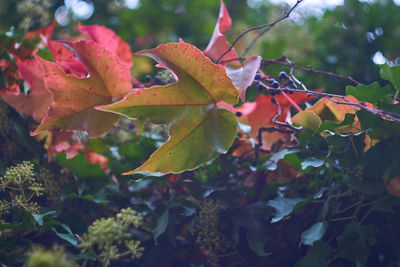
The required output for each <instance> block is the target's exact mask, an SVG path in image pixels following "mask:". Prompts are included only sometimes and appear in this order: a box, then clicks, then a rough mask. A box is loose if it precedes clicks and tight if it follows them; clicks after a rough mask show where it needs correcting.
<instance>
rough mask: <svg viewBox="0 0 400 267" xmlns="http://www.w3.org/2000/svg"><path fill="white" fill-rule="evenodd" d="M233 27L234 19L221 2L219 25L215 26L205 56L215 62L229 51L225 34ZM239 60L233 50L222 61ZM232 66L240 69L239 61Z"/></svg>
mask: <svg viewBox="0 0 400 267" xmlns="http://www.w3.org/2000/svg"><path fill="white" fill-rule="evenodd" d="M231 25H232V19H231V17H230V16H229V13H228V10H227V9H226V6H225V4H224V2H223V1H222V0H221V8H220V10H219V16H218V21H217V24H216V25H215V29H214V33H213V35H212V37H211V40H210V42H209V43H208V46H207V48H206V50H204V54H205V55H206V56H208V57H210V58H212V59H213V60H217V59H218V58H219V57H220V56H222V54H223V53H225V51H227V50H228V49H229V47H230V46H231V45H230V44H229V43H228V41H227V40H226V37H225V33H226V32H227V31H228V30H229V28H230V27H231ZM234 58H238V54H237V53H236V51H235V49H234V48H232V49H231V51H229V53H227V54H226V55H225V56H224V57H223V58H221V61H225V60H230V59H234ZM229 65H232V66H238V67H240V63H239V61H232V62H230V63H229Z"/></svg>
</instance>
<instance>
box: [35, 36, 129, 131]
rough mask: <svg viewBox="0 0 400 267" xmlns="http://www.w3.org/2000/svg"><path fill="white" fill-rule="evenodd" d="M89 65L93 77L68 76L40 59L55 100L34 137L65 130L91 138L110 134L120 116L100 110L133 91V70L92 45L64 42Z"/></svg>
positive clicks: (90, 75) (100, 47)
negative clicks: (47, 131) (131, 75)
mask: <svg viewBox="0 0 400 267" xmlns="http://www.w3.org/2000/svg"><path fill="white" fill-rule="evenodd" d="M63 43H64V44H66V45H67V46H69V47H70V48H71V49H72V50H73V51H74V53H75V55H76V56H77V57H78V59H79V60H80V61H81V62H82V63H83V64H84V65H85V67H86V69H87V70H88V72H89V77H87V78H78V77H76V75H73V74H72V75H69V74H67V73H65V72H64V71H63V70H62V69H61V68H60V67H59V66H58V65H57V64H56V63H53V62H49V61H47V60H44V59H41V58H39V57H38V59H39V61H40V63H41V64H42V66H43V69H44V71H45V76H44V80H45V83H46V86H47V88H48V89H49V90H50V91H51V93H52V96H53V100H54V102H53V104H52V105H51V107H50V109H49V112H48V113H47V115H46V117H45V118H44V119H43V120H42V122H41V124H40V125H39V127H38V128H37V129H36V131H35V132H34V133H33V135H36V134H38V133H39V132H41V131H44V130H50V129H55V128H61V129H66V130H81V131H86V132H87V133H88V135H89V136H90V137H98V136H101V135H103V134H105V133H107V132H108V131H109V130H110V129H111V128H112V127H113V126H114V124H115V123H116V122H117V121H118V120H119V118H120V116H119V115H116V114H112V113H105V112H102V111H99V110H96V109H95V107H96V106H99V105H106V104H110V103H111V102H112V99H113V98H122V97H124V96H125V95H126V94H127V93H128V92H129V90H130V89H131V83H130V71H129V66H128V65H127V64H124V63H122V62H121V60H119V58H118V56H117V55H115V54H114V53H112V52H111V51H110V50H108V49H105V48H103V47H102V46H101V45H99V44H97V43H95V42H92V41H79V42H63Z"/></svg>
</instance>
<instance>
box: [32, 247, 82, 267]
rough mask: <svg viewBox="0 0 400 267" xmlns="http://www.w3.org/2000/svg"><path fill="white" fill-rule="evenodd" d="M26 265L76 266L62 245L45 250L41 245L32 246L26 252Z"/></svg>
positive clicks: (33, 266) (44, 266)
mask: <svg viewBox="0 0 400 267" xmlns="http://www.w3.org/2000/svg"><path fill="white" fill-rule="evenodd" d="M27 256H28V257H27V261H26V262H27V266H28V267H77V266H78V265H77V264H76V263H74V262H73V261H72V260H71V257H70V256H69V255H68V254H67V253H66V252H65V250H64V248H63V247H60V246H54V247H53V248H52V249H49V250H46V249H44V248H43V247H41V246H35V247H33V248H32V249H31V250H30V251H29V252H28V254H27Z"/></svg>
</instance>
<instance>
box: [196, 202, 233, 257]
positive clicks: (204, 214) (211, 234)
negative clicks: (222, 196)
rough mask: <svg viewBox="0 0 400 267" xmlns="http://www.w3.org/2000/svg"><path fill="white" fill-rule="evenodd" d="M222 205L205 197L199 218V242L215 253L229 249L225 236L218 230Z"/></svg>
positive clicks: (201, 245) (202, 246)
mask: <svg viewBox="0 0 400 267" xmlns="http://www.w3.org/2000/svg"><path fill="white" fill-rule="evenodd" d="M220 210H221V206H220V204H219V203H218V202H214V201H213V200H212V199H205V200H204V201H203V203H202V207H201V210H200V213H199V216H198V218H197V229H198V235H197V243H198V244H199V245H200V247H201V248H203V249H206V250H209V251H210V252H212V253H213V254H214V255H216V254H218V252H223V251H225V250H226V249H227V245H226V244H225V242H224V237H223V236H222V234H220V233H219V231H218V224H219V211H220Z"/></svg>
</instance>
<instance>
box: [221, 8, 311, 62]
mask: <svg viewBox="0 0 400 267" xmlns="http://www.w3.org/2000/svg"><path fill="white" fill-rule="evenodd" d="M303 1H304V0H297V2H296V4H295V5H294V6H293V7H292V8H291V9H289V10H288V11H287V12H285V13H283V15H282V16H281V17H280V18H278V19H276V20H275V21H274V22H272V23H268V24H263V25H260V26H257V27H253V28H250V29H247V30H245V31H244V32H242V33H241V34H239V36H238V37H236V39H235V41H233V43H232V45H231V46H230V47H229V48H228V50H226V51H225V52H224V53H223V54H222V55H221V56H220V57H219V58H218V59H217V61H216V62H215V63H216V64H218V63H219V61H220V60H221V58H223V57H224V56H225V55H226V54H228V53H229V51H231V50H232V48H233V47H234V46H235V44H236V43H237V42H238V41H239V40H240V39H242V38H243V37H244V36H245V35H246V34H248V33H249V32H251V31H255V30H259V29H262V28H266V27H267V29H270V28H272V27H274V26H275V24H277V23H279V22H281V21H282V20H285V19H286V18H288V17H289V15H290V13H292V11H293V10H294V9H295V8H296V7H297V6H298V5H299V4H300V3H301V2H303ZM257 39H258V38H257ZM251 45H252V44H251Z"/></svg>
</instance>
